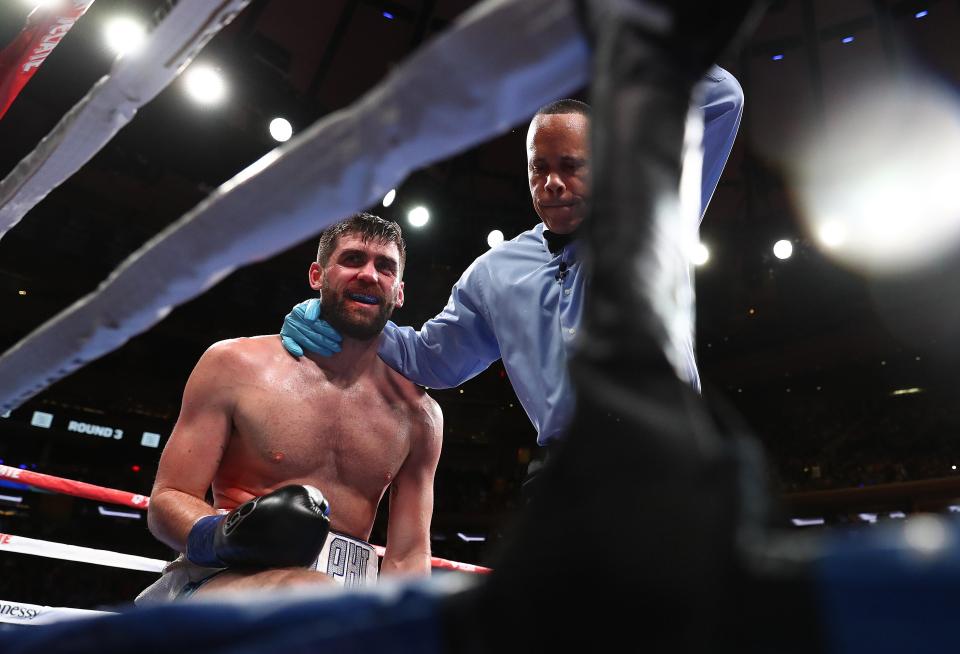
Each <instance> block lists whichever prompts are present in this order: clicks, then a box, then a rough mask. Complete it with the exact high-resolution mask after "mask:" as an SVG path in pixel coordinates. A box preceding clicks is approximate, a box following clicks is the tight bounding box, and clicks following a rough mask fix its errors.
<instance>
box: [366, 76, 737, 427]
mask: <svg viewBox="0 0 960 654" xmlns="http://www.w3.org/2000/svg"><path fill="white" fill-rule="evenodd" d="M702 84H703V85H704V87H705V88H703V91H704V93H703V95H702V97H703V99H704V100H703V108H704V138H703V145H704V158H703V177H702V196H701V197H702V209H703V210H704V211H705V210H706V207H707V204H708V203H709V201H710V198H711V196H712V195H713V191H714V189H716V187H717V183H718V182H719V180H720V173H721V172H722V171H723V167H724V164H725V163H726V160H727V157H728V156H729V154H730V150H731V148H732V147H733V142H734V139H735V138H736V135H737V129H738V128H739V126H740V116H741V114H742V112H743V91H742V90H741V88H740V85H739V84H738V83H737V80H736V79H735V78H734V77H733V76H732V75H730V73H728V72H727V71H725V70H723V69H722V68H719V67H714V68H713V69H712V70H711V71H710V73H709V74H708V75H707V76H706V77H705V79H704V80H703V82H702ZM543 229H544V226H543V223H540V224H538V225H537V226H536V227H534V228H533V229H531V230H529V231H526V232H523V233H522V234H520V235H519V236H517V237H516V238H514V239H513V240H511V241H507V242H505V243H503V244H502V245H501V246H500V247H497V248H494V249H491V250H490V251H488V252H486V253H485V254H483V255H482V256H480V257H479V258H477V260H476V261H474V262H473V263H472V264H471V265H470V267H469V268H467V270H466V271H465V272H464V273H463V275H462V276H461V277H460V280H459V281H458V282H457V283H456V284H454V286H453V290H452V291H451V293H450V299H449V300H448V301H447V306H446V307H444V309H443V311H442V312H441V313H440V314H439V315H438V316H436V317H435V318H433V319H431V320H429V321H427V322H426V323H425V324H424V325H423V327H421V328H420V330H419V331H418V330H415V329H414V328H412V327H399V326H397V325H396V324H394V323H393V322H388V323H387V326H386V328H385V329H384V332H383V340H382V341H381V344H380V352H379V353H380V357H381V358H382V359H383V360H384V361H385V362H386V363H387V364H388V365H389V366H390V367H391V368H393V369H395V370H397V371H398V372H400V373H401V374H402V375H404V376H405V377H407V378H408V379H410V380H411V381H413V382H415V383H417V384H420V385H421V386H428V387H430V388H451V387H454V386H459V385H460V384H462V383H463V382H465V381H467V380H468V379H471V378H472V377H474V376H476V375H478V374H479V373H481V372H483V371H484V370H485V369H486V368H487V367H488V366H489V365H490V364H491V363H493V362H494V361H496V360H497V359H503V365H504V368H505V369H506V371H507V375H509V377H510V382H511V384H513V388H514V391H516V394H517V397H518V398H519V400H520V403H521V404H522V405H523V408H524V410H525V411H526V412H527V416H529V417H530V421H531V422H532V423H533V426H534V427H535V428H536V430H537V434H538V436H537V442H538V443H540V444H541V445H544V444H546V443H548V442H550V441H551V440H553V439H555V438H558V437H560V436H561V435H562V434H563V432H564V431H565V429H566V426H567V425H568V424H569V423H570V419H571V417H572V414H573V409H574V393H573V388H572V386H571V384H570V378H569V375H568V374H567V357H568V355H569V354H571V353H572V345H573V342H574V339H575V338H576V336H577V330H578V329H579V326H580V319H581V317H582V315H583V301H584V284H585V280H584V275H583V270H582V267H581V265H580V261H579V259H578V257H577V248H578V245H577V243H576V242H573V243H571V244H569V245H567V246H566V247H565V248H563V249H562V250H561V251H560V252H558V253H556V254H550V251H549V250H548V249H547V245H546V242H545V240H544V238H543ZM561 269H563V270H564V271H565V273H564V274H562V275H561V274H560V272H561ZM685 345H686V347H685V348H684V350H685V356H686V359H687V361H686V364H687V365H686V368H687V373H688V374H687V377H688V380H689V381H690V382H691V383H692V384H693V385H694V386H695V387H697V388H699V385H700V379H699V375H698V373H697V365H696V359H695V356H694V348H693V335H692V334H691V335H690V338H689V340H688V342H687V343H686V344H685Z"/></svg>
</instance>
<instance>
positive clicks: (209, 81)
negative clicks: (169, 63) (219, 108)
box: [183, 64, 227, 107]
mask: <svg viewBox="0 0 960 654" xmlns="http://www.w3.org/2000/svg"><path fill="white" fill-rule="evenodd" d="M183 83H184V85H185V88H186V91H187V95H189V96H190V97H191V98H192V99H193V100H194V101H195V102H197V103H199V104H201V105H204V106H208V107H210V106H214V105H218V104H220V103H221V102H223V101H224V100H225V99H226V97H227V83H226V81H225V80H224V79H223V75H221V74H220V72H219V71H218V70H216V69H215V68H214V67H213V66H210V65H209V64H199V65H195V66H191V67H190V68H189V69H188V70H187V72H186V73H185V74H184V78H183Z"/></svg>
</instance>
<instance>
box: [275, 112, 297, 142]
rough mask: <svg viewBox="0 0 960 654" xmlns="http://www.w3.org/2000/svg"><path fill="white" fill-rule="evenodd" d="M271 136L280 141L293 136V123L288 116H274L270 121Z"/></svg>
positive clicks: (287, 139)
mask: <svg viewBox="0 0 960 654" xmlns="http://www.w3.org/2000/svg"><path fill="white" fill-rule="evenodd" d="M270 136H272V137H273V140H274V141H277V142H278V143H284V142H286V141H289V140H290V137H291V136H293V125H291V124H290V121H289V120H287V119H286V118H279V117H278V118H274V119H273V120H271V121H270Z"/></svg>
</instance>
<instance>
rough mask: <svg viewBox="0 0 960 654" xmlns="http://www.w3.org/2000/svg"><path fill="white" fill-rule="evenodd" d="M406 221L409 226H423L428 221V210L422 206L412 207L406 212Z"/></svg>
mask: <svg viewBox="0 0 960 654" xmlns="http://www.w3.org/2000/svg"><path fill="white" fill-rule="evenodd" d="M407 222H408V223H410V226H411V227H417V228H420V227H423V226H424V225H426V224H427V223H428V222H430V212H429V211H428V210H427V208H426V207H423V206H420V207H414V208H413V209H411V210H410V211H408V212H407Z"/></svg>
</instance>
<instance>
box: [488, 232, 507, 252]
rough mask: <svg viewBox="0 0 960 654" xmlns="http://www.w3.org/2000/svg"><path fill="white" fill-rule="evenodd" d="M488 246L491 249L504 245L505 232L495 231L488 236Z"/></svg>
mask: <svg viewBox="0 0 960 654" xmlns="http://www.w3.org/2000/svg"><path fill="white" fill-rule="evenodd" d="M487 245H489V246H490V247H491V248H495V247H498V246H500V245H503V232H501V231H500V230H499V229H495V230H493V231H492V232H490V233H489V234H487Z"/></svg>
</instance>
